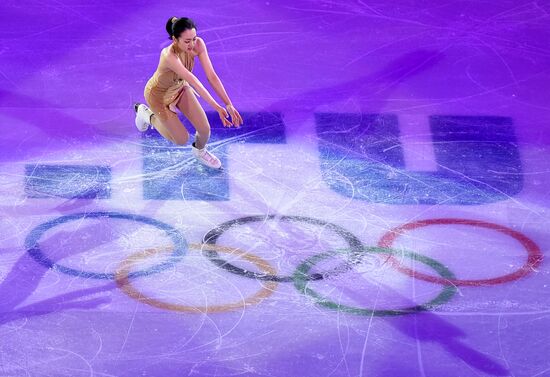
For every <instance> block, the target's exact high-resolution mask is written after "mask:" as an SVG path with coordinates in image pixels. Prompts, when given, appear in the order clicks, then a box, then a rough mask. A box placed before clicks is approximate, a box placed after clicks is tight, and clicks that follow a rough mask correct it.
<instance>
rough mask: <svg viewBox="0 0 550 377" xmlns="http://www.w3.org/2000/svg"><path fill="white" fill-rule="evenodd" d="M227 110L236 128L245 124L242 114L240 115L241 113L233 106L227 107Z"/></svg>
mask: <svg viewBox="0 0 550 377" xmlns="http://www.w3.org/2000/svg"><path fill="white" fill-rule="evenodd" d="M226 108H227V111H228V112H229V115H231V121H232V122H233V124H234V125H235V127H240V126H241V125H242V124H243V118H242V117H241V114H239V112H238V111H237V109H236V108H235V106H233V105H227V106H226Z"/></svg>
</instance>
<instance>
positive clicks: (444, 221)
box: [25, 212, 543, 316]
mask: <svg viewBox="0 0 550 377" xmlns="http://www.w3.org/2000/svg"><path fill="white" fill-rule="evenodd" d="M88 218H92V219H93V218H108V219H114V220H130V221H135V222H138V223H142V224H145V225H150V226H153V227H155V228H157V229H159V230H161V231H162V232H164V233H165V234H166V235H167V236H168V238H170V240H171V241H172V245H171V246H167V247H164V248H161V249H147V250H144V251H142V252H138V253H135V254H132V255H130V256H129V257H127V258H126V259H124V260H123V261H122V262H121V263H120V265H119V267H118V268H117V269H116V271H115V272H112V273H105V272H102V273H98V272H91V271H81V270H77V269H74V268H70V267H67V266H63V265H61V264H59V263H56V262H54V261H53V260H51V259H50V258H48V257H47V256H46V255H45V253H44V252H43V251H42V250H41V249H40V245H39V241H40V239H41V238H42V236H43V235H44V233H45V232H46V231H48V230H49V229H52V228H54V227H56V226H58V225H61V224H64V223H68V222H71V221H76V220H83V219H88ZM268 220H276V221H283V222H290V223H307V224H310V225H315V226H319V227H322V228H323V229H324V230H328V231H330V232H332V233H334V234H335V235H336V236H338V237H340V238H342V240H343V241H344V242H345V243H346V244H347V245H348V247H347V248H346V249H344V250H334V251H331V252H326V251H325V252H322V253H319V254H317V255H314V256H311V257H309V258H307V259H306V260H305V261H303V262H302V263H300V264H299V265H298V266H297V267H296V270H295V272H294V273H293V274H292V275H288V276H280V275H277V271H276V269H275V268H273V267H272V266H270V265H269V263H268V262H267V261H266V260H264V259H262V258H260V257H259V256H255V255H252V254H250V253H247V252H245V251H242V250H239V249H237V248H230V247H226V246H220V245H218V244H217V241H218V239H219V238H220V236H221V235H222V234H223V233H224V232H226V231H227V230H229V229H232V228H235V227H238V226H240V225H244V224H249V223H254V222H264V221H268ZM437 225H462V226H473V227H479V228H484V229H489V230H494V231H496V232H499V233H501V234H504V235H506V236H509V237H511V238H512V239H514V240H515V241H516V242H518V243H519V244H521V245H522V247H523V248H524V249H525V251H526V252H527V259H526V261H525V263H524V264H523V265H522V266H521V267H520V268H519V269H518V270H517V271H515V272H513V273H510V274H507V275H504V276H501V277H497V278H491V279H479V280H464V279H457V278H456V277H455V276H454V274H453V273H452V272H451V271H450V270H449V269H448V268H447V267H446V266H444V265H443V264H442V263H440V262H438V261H436V260H434V259H432V258H429V257H427V256H422V255H420V254H418V253H413V252H408V251H405V252H402V251H399V254H400V255H403V256H405V257H407V258H409V259H411V260H414V261H418V262H420V263H423V264H425V265H427V266H428V267H430V268H431V269H432V270H434V271H435V273H436V274H437V275H439V276H433V275H429V274H425V273H421V272H417V271H415V270H412V269H410V268H407V267H405V266H403V265H402V264H401V263H400V262H399V261H398V260H397V259H396V258H395V255H394V254H396V253H397V251H396V250H395V249H393V248H392V245H393V243H394V242H395V240H396V239H397V237H399V236H400V235H402V234H405V233H406V232H409V231H413V230H415V229H418V228H421V227H427V226H437ZM25 247H26V249H27V252H28V253H29V255H30V256H32V257H33V258H34V259H35V260H36V261H37V262H38V263H40V264H42V265H44V266H46V267H48V268H50V269H52V270H56V271H59V272H62V273H64V274H68V275H72V276H78V277H85V278H92V279H111V280H115V281H116V283H117V286H118V287H119V288H120V289H121V290H122V292H124V293H125V294H126V295H128V296H129V297H131V298H133V299H136V300H138V301H139V302H141V303H144V304H147V305H150V306H154V307H157V308H160V309H164V310H171V311H177V312H188V313H220V312H226V311H234V310H239V309H242V308H244V307H247V306H250V305H255V304H258V303H260V302H261V301H263V300H265V299H266V298H267V297H269V296H270V295H271V294H272V293H273V292H274V291H275V289H276V288H277V285H278V284H279V283H286V282H291V283H293V284H294V286H295V287H296V289H297V290H298V291H299V292H301V293H302V294H304V295H306V296H308V297H309V298H311V299H312V300H313V301H314V302H315V303H316V304H317V305H319V306H321V307H325V308H328V309H333V310H337V311H340V312H345V313H351V314H356V315H368V316H395V315H403V314H411V313H416V312H420V311H425V310H432V309H434V308H435V307H437V306H439V305H441V304H443V303H445V302H448V301H449V300H451V299H452V297H453V296H454V294H455V293H456V291H457V286H461V285H462V286H488V285H494V284H501V283H506V282H509V281H513V280H517V279H520V278H523V277H525V276H526V275H527V274H529V273H531V272H533V271H536V269H537V268H538V267H539V266H540V265H541V263H542V261H543V254H542V252H541V250H540V248H539V247H538V245H537V244H536V243H535V242H534V241H532V240H531V239H529V238H528V237H527V236H526V235H524V234H522V233H520V232H518V231H515V230H513V229H510V228H507V227H505V226H502V225H498V224H493V223H489V222H483V221H478V220H468V219H453V218H440V219H427V220H421V221H416V222H411V223H407V224H404V225H401V226H399V227H397V228H394V229H392V230H390V231H389V232H387V233H386V234H384V235H383V236H382V237H381V239H380V241H379V242H378V245H377V246H376V247H366V246H364V245H363V243H362V241H360V240H359V239H358V238H357V237H356V236H355V235H353V234H352V233H351V232H349V231H347V230H346V229H344V228H342V227H340V226H338V225H336V224H332V223H329V222H326V221H323V220H319V219H314V218H310V217H305V216H275V215H266V216H247V217H242V218H238V219H234V220H231V221H227V222H225V223H222V224H220V225H218V226H217V227H216V228H214V229H212V230H211V231H209V232H208V233H207V234H206V235H205V236H204V239H203V243H202V244H191V245H188V243H187V241H186V240H185V237H184V236H183V235H182V234H181V232H180V231H178V230H177V229H175V228H174V227H172V226H170V225H168V224H165V223H163V222H160V221H158V220H154V219H151V218H148V217H145V216H139V215H133V214H126V213H119V212H89V213H76V214H72V215H66V216H61V217H59V218H56V219H53V220H51V221H48V222H45V223H43V224H40V225H38V226H37V227H35V228H34V229H32V230H31V231H30V232H29V234H28V235H27V237H26V239H25ZM189 249H192V250H200V251H201V252H202V254H203V255H204V256H205V257H206V258H208V260H210V261H211V262H212V263H213V264H214V265H216V266H218V267H220V268H222V269H224V270H226V271H228V272H230V273H233V274H237V275H239V276H243V277H246V278H250V279H254V280H257V281H259V282H260V283H261V288H260V289H259V290H258V291H257V292H256V293H254V294H252V295H251V296H250V297H248V298H244V299H243V300H241V301H239V302H233V303H228V304H219V305H203V306H193V305H180V304H173V303H169V302H165V301H162V300H159V299H156V298H153V297H148V296H147V295H145V294H144V293H143V292H140V291H139V290H138V289H137V288H136V287H134V285H133V283H132V282H133V280H134V279H136V278H140V277H146V276H150V275H153V274H156V273H160V272H162V271H164V270H166V269H168V268H170V267H171V266H174V265H175V264H177V263H178V262H179V261H181V260H182V258H183V257H184V256H185V255H186V253H187V252H188V250H189ZM220 253H222V254H226V255H230V256H237V257H239V258H242V259H244V260H246V261H248V262H249V263H252V264H253V265H255V266H256V267H257V268H258V269H259V270H260V271H261V272H252V271H248V270H246V269H243V268H241V267H238V266H235V265H233V264H231V263H230V262H229V261H228V260H226V259H223V258H222V257H221V256H220ZM159 255H160V256H163V257H164V259H165V260H164V261H163V262H162V263H158V264H156V265H153V266H152V267H149V268H147V269H145V270H141V271H133V269H134V267H135V265H136V264H137V263H138V262H140V261H144V260H147V259H148V258H151V257H152V256H159ZM365 255H377V256H380V257H382V256H385V260H386V261H389V262H390V263H389V265H390V266H392V267H393V268H395V269H396V270H397V271H400V272H402V273H404V274H406V275H408V276H411V277H413V278H417V279H420V280H424V281H427V282H430V283H435V284H439V285H441V286H442V290H441V292H440V293H439V294H438V295H437V296H436V297H435V298H433V299H432V300H430V301H428V302H427V303H425V304H420V305H413V306H410V307H406V308H401V309H392V310H390V309H387V310H384V309H368V308H360V307H351V306H347V305H343V304H340V303H337V302H334V301H331V300H330V299H329V298H327V297H324V296H323V295H321V294H319V293H317V292H316V291H314V290H313V289H312V288H311V287H310V284H308V282H312V281H318V280H323V279H327V278H329V277H331V276H335V275H338V274H342V273H345V272H346V271H349V270H352V269H353V267H354V266H355V265H357V264H359V263H361V261H362V259H363V258H364V257H365ZM334 256H344V258H345V262H344V263H343V264H341V265H338V266H337V267H335V268H332V269H331V270H329V271H325V272H323V273H311V272H310V271H311V270H312V268H313V267H314V266H316V265H317V264H319V262H321V261H323V260H327V259H329V258H332V257H334Z"/></svg>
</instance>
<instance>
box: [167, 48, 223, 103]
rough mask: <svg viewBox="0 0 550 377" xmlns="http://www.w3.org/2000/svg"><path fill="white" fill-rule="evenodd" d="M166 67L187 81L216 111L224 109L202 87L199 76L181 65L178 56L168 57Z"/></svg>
mask: <svg viewBox="0 0 550 377" xmlns="http://www.w3.org/2000/svg"><path fill="white" fill-rule="evenodd" d="M166 65H167V66H168V68H170V69H171V70H172V71H174V72H176V74H177V75H178V77H180V78H182V79H184V80H185V81H187V82H188V83H189V85H191V86H192V87H193V88H194V89H195V90H196V91H197V93H199V95H200V96H201V97H202V98H204V99H205V100H206V102H208V104H209V105H210V106H212V107H213V108H214V110H216V111H219V110H220V108H223V107H222V106H220V104H219V103H218V102H216V100H215V99H214V98H213V97H212V96H211V95H210V93H209V92H208V90H206V88H205V87H204V85H202V83H201V82H200V80H199V79H198V78H197V76H195V75H194V74H192V73H191V72H189V70H188V69H187V68H185V66H184V65H183V64H182V63H181V61H180V60H179V59H178V58H177V56H176V55H172V54H169V55H167V56H166Z"/></svg>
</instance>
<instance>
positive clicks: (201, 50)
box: [197, 38, 243, 126]
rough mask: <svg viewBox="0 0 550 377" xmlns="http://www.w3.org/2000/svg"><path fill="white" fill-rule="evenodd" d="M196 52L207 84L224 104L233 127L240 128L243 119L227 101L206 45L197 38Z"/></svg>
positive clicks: (227, 97) (227, 98)
mask: <svg viewBox="0 0 550 377" xmlns="http://www.w3.org/2000/svg"><path fill="white" fill-rule="evenodd" d="M197 52H198V57H199V61H200V62H201V65H202V68H203V69H204V72H205V74H206V78H207V79H208V82H209V83H210V85H211V86H212V88H214V91H215V92H216V94H217V95H218V96H219V97H220V98H221V100H222V101H223V103H224V104H225V107H226V108H227V112H228V113H229V115H231V120H232V122H233V124H234V125H235V126H240V125H241V124H243V118H242V117H241V114H239V112H238V111H237V109H236V108H235V106H233V103H231V100H230V99H229V96H228V95H227V92H226V91H225V88H224V86H223V84H222V80H220V78H219V77H218V74H217V73H216V71H215V70H214V67H213V66H212V62H211V61H210V57H209V56H208V50H207V49H206V43H204V40H203V39H202V38H197Z"/></svg>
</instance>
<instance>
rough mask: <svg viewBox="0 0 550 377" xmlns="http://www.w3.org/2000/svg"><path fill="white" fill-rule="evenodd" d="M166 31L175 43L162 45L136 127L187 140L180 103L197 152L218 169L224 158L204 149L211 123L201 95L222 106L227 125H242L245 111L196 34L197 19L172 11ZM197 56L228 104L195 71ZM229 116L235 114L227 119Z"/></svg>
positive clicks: (173, 139)
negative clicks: (230, 93) (239, 108)
mask: <svg viewBox="0 0 550 377" xmlns="http://www.w3.org/2000/svg"><path fill="white" fill-rule="evenodd" d="M166 31H167V32H168V35H169V36H170V39H171V40H172V44H171V45H170V46H168V47H166V48H164V49H163V50H162V51H161V53H160V60H159V64H158V67H157V70H156V71H155V73H154V74H153V77H151V78H150V79H149V81H148V82H147V85H146V86H145V91H144V95H145V100H146V101H147V104H148V105H149V107H147V106H146V105H144V104H140V103H136V104H135V105H134V109H135V111H136V121H135V122H136V127H137V128H138V130H140V131H141V132H144V131H146V130H147V129H148V128H149V126H151V125H152V126H153V127H154V128H155V129H156V130H157V131H158V132H159V133H160V134H161V135H162V136H164V137H165V138H166V139H168V140H170V141H171V142H173V143H174V144H177V145H185V144H186V143H187V141H188V140H189V133H188V132H187V130H186V129H185V127H184V126H183V124H182V123H181V121H180V120H179V118H178V116H177V114H176V108H177V109H179V110H180V111H181V112H182V114H183V115H185V117H186V118H187V119H189V121H190V122H191V124H192V125H193V127H194V128H195V131H196V133H195V140H194V142H193V144H192V150H193V154H194V155H195V157H196V158H197V159H198V160H199V161H200V162H201V163H203V164H205V165H206V166H209V167H211V168H215V169H219V168H221V162H220V160H219V159H218V158H217V157H216V156H214V155H213V154H212V153H211V152H209V151H208V150H207V149H206V143H207V142H208V139H209V138H210V124H209V123H208V119H207V118H206V114H205V112H204V110H203V108H202V107H201V105H200V103H199V101H198V100H197V95H198V96H201V97H202V98H204V99H205V100H206V102H208V104H210V106H212V107H213V108H214V109H215V110H216V111H217V112H218V114H219V116H220V119H221V121H222V124H223V126H224V127H231V126H233V125H234V126H235V127H240V126H241V125H242V123H243V120H242V117H241V115H240V114H239V112H238V111H237V109H236V108H235V107H234V106H233V104H232V103H231V100H230V99H229V96H228V95H227V92H226V91H225V88H224V87H223V84H222V82H221V80H220V78H219V77H218V75H217V74H216V72H215V71H214V67H213V66H212V63H211V61H210V58H209V57H208V51H207V49H206V44H205V43H204V40H203V39H202V38H199V37H197V27H196V26H195V23H194V22H193V21H192V20H191V19H189V18H186V17H182V18H177V17H171V18H170V19H169V20H168V22H167V23H166ZM197 56H198V58H199V61H200V63H201V66H202V67H203V69H204V71H205V73H206V77H207V78H208V82H209V83H210V85H211V86H212V87H213V88H214V91H215V92H216V93H217V94H218V96H219V97H220V98H221V100H222V101H223V103H224V104H225V108H224V107H222V106H220V105H219V104H218V103H217V102H216V100H215V99H214V98H212V96H211V95H210V93H209V92H208V91H207V90H206V88H205V87H204V86H203V85H202V83H201V82H200V81H199V80H198V79H197V77H196V76H195V75H194V74H193V73H191V72H192V70H193V66H194V64H195V57H197ZM229 116H231V120H229V119H228V118H229Z"/></svg>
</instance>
